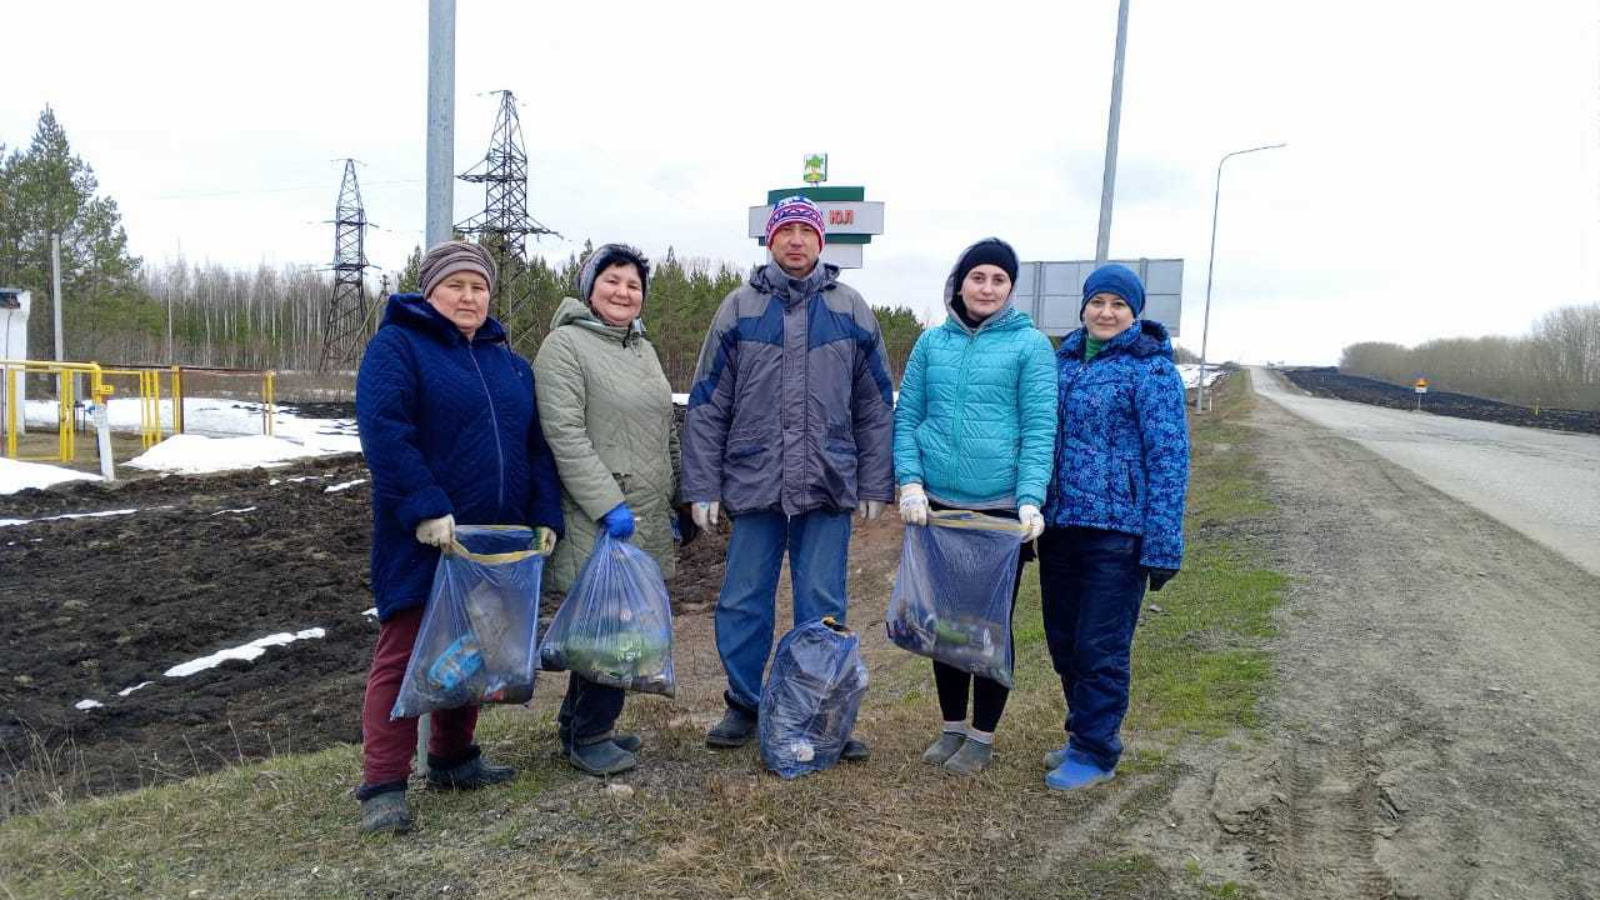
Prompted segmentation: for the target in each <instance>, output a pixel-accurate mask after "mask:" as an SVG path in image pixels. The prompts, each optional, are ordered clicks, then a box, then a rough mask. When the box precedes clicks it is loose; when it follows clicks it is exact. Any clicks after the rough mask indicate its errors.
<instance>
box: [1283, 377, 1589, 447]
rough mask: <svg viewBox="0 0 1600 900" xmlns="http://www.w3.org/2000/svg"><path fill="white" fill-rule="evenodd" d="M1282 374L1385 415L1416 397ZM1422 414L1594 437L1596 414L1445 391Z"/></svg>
mask: <svg viewBox="0 0 1600 900" xmlns="http://www.w3.org/2000/svg"><path fill="white" fill-rule="evenodd" d="M1282 374H1283V375H1284V377H1286V378H1288V379H1289V380H1290V381H1291V382H1293V383H1294V385H1295V387H1298V388H1300V389H1301V390H1303V391H1307V392H1309V393H1311V394H1314V395H1316V396H1318V397H1333V398H1335V399H1338V400H1350V401H1353V402H1356V403H1370V404H1372V405H1374V406H1387V407H1389V408H1391V409H1416V408H1417V393H1416V390H1415V389H1414V388H1410V387H1402V386H1400V385H1395V384H1389V383H1388V382H1384V381H1377V380H1374V379H1371V378H1362V377H1360V376H1358V375H1345V374H1343V373H1341V372H1340V371H1339V370H1338V369H1336V368H1324V369H1284V370H1282ZM1422 411H1423V412H1430V413H1433V414H1434V415H1438V416H1454V417H1456V418H1458V419H1476V420H1478V421H1480V422H1499V423H1501V424H1504V425H1521V426H1523V427H1525V428H1548V429H1551V430H1554V431H1577V432H1582V433H1585V434H1600V412H1595V411H1592V410H1579V409H1550V408H1541V409H1540V410H1539V411H1538V413H1535V412H1534V411H1533V409H1531V408H1530V407H1526V406H1517V405H1515V404H1511V403H1501V402H1500V401H1498V400H1487V399H1485V398H1483V397H1473V396H1471V395H1469V394H1453V393H1450V392H1449V391H1436V390H1430V391H1428V393H1426V394H1424V395H1422Z"/></svg>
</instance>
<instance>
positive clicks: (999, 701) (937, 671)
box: [928, 501, 1033, 731]
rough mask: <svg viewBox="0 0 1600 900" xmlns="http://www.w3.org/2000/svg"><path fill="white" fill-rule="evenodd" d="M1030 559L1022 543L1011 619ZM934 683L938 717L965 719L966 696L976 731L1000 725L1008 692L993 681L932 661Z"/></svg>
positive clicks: (1000, 514)
mask: <svg viewBox="0 0 1600 900" xmlns="http://www.w3.org/2000/svg"><path fill="white" fill-rule="evenodd" d="M928 505H929V506H930V507H931V508H932V509H954V508H955V507H950V506H945V505H944V504H942V503H935V502H932V501H929V504H928ZM982 512H983V513H984V514H985V515H990V516H995V517H996V518H1001V519H1015V518H1016V517H1017V514H1016V513H1015V512H1007V511H1005V510H983V511H982ZM1032 560H1033V545H1032V544H1023V545H1022V555H1021V558H1019V559H1018V560H1017V575H1016V579H1015V580H1014V581H1012V583H1011V616H1012V618H1013V619H1015V617H1016V614H1017V593H1018V591H1019V590H1021V588H1022V568H1023V566H1025V565H1027V564H1028V563H1029V562H1031V561H1032ZM933 684H934V687H935V688H937V689H938V692H939V715H941V716H943V717H944V720H945V721H946V722H965V721H966V720H967V695H968V694H969V693H970V694H971V696H972V727H973V728H974V729H976V730H978V731H994V730H995V728H997V727H999V725H1000V716H1001V715H1002V714H1003V713H1004V712H1005V711H1006V700H1008V699H1009V698H1010V697H1011V690H1010V689H1009V688H1007V687H1006V686H1005V685H1003V684H1001V683H1000V682H998V681H994V680H993V679H989V678H984V677H983V676H981V675H973V674H972V673H971V672H965V671H962V670H961V669H958V668H956V667H955V666H951V665H947V664H945V663H942V662H939V661H938V660H934V661H933Z"/></svg>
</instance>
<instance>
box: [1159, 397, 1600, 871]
mask: <svg viewBox="0 0 1600 900" xmlns="http://www.w3.org/2000/svg"><path fill="white" fill-rule="evenodd" d="M1256 377H1257V380H1258V381H1259V380H1260V379H1261V378H1262V377H1263V376H1262V375H1261V374H1257V376H1256ZM1263 393H1265V392H1263ZM1253 424H1254V425H1255V426H1256V427H1257V428H1259V429H1260V430H1261V433H1262V440H1261V442H1260V450H1261V458H1262V462H1263V465H1264V467H1265V469H1266V470H1267V472H1268V477H1269V479H1270V484H1271V493H1272V496H1273V499H1274V500H1275V502H1277V504H1278V505H1279V508H1280V510H1281V520H1280V521H1281V527H1280V528H1279V529H1277V531H1278V533H1277V534H1276V535H1274V536H1273V538H1272V544H1273V545H1274V549H1275V552H1276V553H1277V554H1279V555H1280V556H1281V559H1280V566H1281V568H1282V570H1283V571H1286V572H1289V573H1291V574H1292V575H1293V576H1294V577H1295V584H1294V587H1293V588H1292V590H1291V593H1290V596H1289V599H1288V602H1287V603H1286V604H1285V606H1284V608H1283V613H1282V615H1283V633H1282V637H1281V638H1280V647H1279V677H1278V683H1279V688H1278V691H1277V693H1276V694H1275V696H1274V697H1273V699H1272V700H1271V702H1270V704H1269V721H1270V723H1271V724H1270V726H1269V729H1268V733H1269V738H1268V739H1267V740H1266V741H1265V742H1264V743H1263V744H1260V745H1257V746H1255V747H1252V748H1246V749H1245V750H1244V751H1243V752H1241V753H1237V754H1230V755H1229V756H1228V757H1227V758H1225V759H1223V760H1222V761H1221V762H1220V764H1217V765H1211V766H1209V767H1208V766H1206V765H1204V764H1202V765H1201V766H1199V771H1198V772H1197V775H1196V777H1194V778H1191V779H1190V782H1191V784H1190V785H1189V786H1188V787H1187V789H1180V790H1179V791H1178V792H1177V794H1176V795H1175V796H1174V803H1175V804H1177V805H1181V804H1189V809H1188V812H1189V813H1190V814H1189V816H1188V819H1187V824H1185V826H1184V828H1183V829H1182V830H1184V831H1188V832H1191V835H1190V837H1191V840H1192V843H1191V846H1195V845H1205V844H1209V845H1210V847H1211V848H1212V851H1211V852H1212V853H1213V854H1214V855H1215V857H1216V859H1217V860H1219V861H1226V860H1228V859H1230V858H1231V859H1232V860H1233V861H1234V862H1235V863H1237V862H1238V861H1239V851H1241V850H1242V851H1243V857H1244V860H1245V864H1246V865H1248V866H1249V868H1250V869H1252V870H1254V872H1253V874H1254V878H1255V880H1258V881H1262V882H1265V884H1264V885H1263V886H1264V887H1267V888H1268V892H1269V893H1270V894H1271V895H1272V896H1283V897H1296V898H1301V897H1303V898H1313V897H1316V898H1323V897H1363V898H1380V897H1391V896H1393V897H1459V898H1490V897H1517V898H1523V900H1535V898H1574V897H1592V896H1600V759H1597V758H1596V756H1595V754H1594V753H1593V748H1594V747H1595V745H1596V743H1597V740H1600V664H1597V662H1596V654H1595V647H1597V646H1600V602H1597V601H1600V578H1596V577H1595V576H1593V575H1591V574H1588V573H1586V572H1585V571H1583V570H1582V569H1580V568H1579V567H1578V566H1576V565H1574V564H1572V563H1571V562H1570V561H1568V560H1567V559H1564V558H1563V557H1561V556H1559V555H1557V554H1556V553H1555V552H1552V551H1551V550H1549V549H1547V548H1545V547H1543V546H1540V545H1538V544H1536V543H1534V542H1533V541H1531V540H1529V539H1528V538H1526V537H1524V536H1523V535H1521V534H1518V533H1517V532H1515V531H1513V530H1512V529H1510V528H1508V527H1506V526H1505V525H1502V524H1501V523H1499V522H1497V521H1495V520H1493V519H1491V518H1489V517H1488V516H1486V515H1483V514H1482V513H1480V512H1478V511H1477V510H1474V509H1472V508H1470V507H1468V506H1466V505H1464V504H1463V503H1461V502H1459V501H1457V500H1455V499H1452V498H1451V497H1449V496H1446V495H1445V494H1443V493H1441V492H1440V491H1439V490H1437V489H1435V488H1433V487H1430V486H1429V485H1427V484H1424V483H1423V482H1422V481H1421V480H1420V479H1419V478H1418V477H1416V476H1415V475H1413V474H1412V473H1410V472H1408V471H1406V470H1405V469H1402V468H1400V467H1399V466H1397V465H1394V464H1393V463H1390V462H1388V461H1386V460H1384V459H1381V458H1379V457H1378V456H1376V455H1375V454H1374V453H1372V452H1370V451H1369V450H1367V449H1365V448H1363V447H1362V446H1359V445H1357V444H1356V443H1354V442H1352V441H1350V440H1345V439H1342V438H1339V437H1336V436H1334V435H1331V434H1330V433H1329V432H1328V431H1327V430H1326V429H1324V428H1321V427H1318V426H1316V425H1314V424H1312V423H1310V422H1308V421H1306V420H1305V419H1302V418H1300V417H1298V416H1295V415H1292V414H1290V413H1288V412H1287V411H1285V409H1284V408H1283V407H1281V406H1279V405H1277V404H1276V403H1262V404H1260V405H1259V407H1258V409H1257V410H1256V412H1255V414H1254V417H1253ZM1197 794H1198V795H1200V796H1196V795H1197ZM1195 803H1201V804H1209V806H1210V808H1211V810H1212V812H1213V815H1212V816H1211V817H1209V818H1210V821H1201V820H1203V819H1204V818H1205V817H1197V816H1194V815H1193V812H1194V806H1193V804H1195ZM1219 823H1220V824H1221V825H1222V833H1221V834H1220V835H1216V834H1214V836H1213V837H1212V838H1211V839H1209V840H1207V839H1206V838H1205V837H1204V836H1203V835H1200V834H1194V833H1193V832H1194V831H1195V830H1196V829H1203V828H1209V829H1211V830H1212V831H1213V832H1215V829H1216V828H1217V826H1218V824H1219ZM1175 827H1176V826H1175Z"/></svg>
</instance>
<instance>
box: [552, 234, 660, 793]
mask: <svg viewBox="0 0 1600 900" xmlns="http://www.w3.org/2000/svg"><path fill="white" fill-rule="evenodd" d="M649 277H650V263H649V261H648V260H646V259H645V258H644V256H643V254H641V253H640V252H639V251H638V250H636V249H634V248H633V247H629V246H626V245H622V244H606V245H604V246H602V247H600V248H599V249H597V250H595V251H594V253H593V254H591V255H590V256H589V258H588V260H586V261H585V262H584V265H583V270H582V272H581V273H580V275H579V283H578V293H579V295H580V297H581V298H582V299H581V300H574V299H572V298H571V297H568V298H567V299H565V300H563V301H561V306H560V307H559V308H558V309H557V310H556V315H555V319H554V320H553V321H552V322H551V328H550V334H549V336H548V337H546V338H545V340H544V343H543V344H542V345H541V346H540V347H539V354H538V356H537V357H535V359H534V363H533V370H534V386H535V391H536V392H537V394H538V399H539V421H540V423H541V424H542V426H543V428H544V435H545V440H546V441H547V442H548V443H549V444H550V450H551V452H552V453H553V454H554V455H555V460H556V469H557V471H558V472H560V474H561V504H562V512H563V513H564V515H565V518H566V525H567V533H566V537H565V539H564V540H562V541H561V542H560V543H559V544H557V545H556V549H555V553H554V555H553V556H552V557H551V558H550V563H549V566H548V568H547V570H546V571H547V573H548V574H549V577H550V579H551V581H552V583H553V584H554V586H555V587H556V588H557V589H558V590H562V591H568V590H571V588H572V583H573V581H574V580H576V579H577V577H578V572H579V571H580V570H581V569H582V568H583V564H584V562H585V561H586V560H588V558H589V554H590V553H592V552H593V551H594V544H595V540H596V538H598V537H599V534H600V530H601V529H604V530H606V531H608V532H609V533H610V534H611V536H612V537H615V538H619V539H629V538H631V539H632V541H633V543H634V544H636V545H638V546H639V547H640V548H641V549H643V550H644V551H645V552H647V553H649V554H650V556H651V557H652V558H653V559H655V561H656V563H657V565H659V566H660V567H661V574H662V576H663V577H665V578H671V577H672V574H673V571H674V569H675V567H676V561H677V551H676V548H675V547H674V545H673V540H672V520H673V518H674V517H675V512H674V509H673V498H674V496H675V494H676V493H677V483H676V482H677V472H678V439H677V433H676V431H675V430H674V428H673V426H672V387H671V386H670V385H669V384H668V382H667V377H666V375H665V373H663V372H662V370H661V362H660V360H659V359H657V358H656V351H655V348H654V347H653V346H651V344H650V342H649V341H648V340H646V338H645V333H644V323H643V321H642V320H641V319H640V318H639V316H640V313H641V311H642V310H643V307H644V298H645V289H646V286H647V284H648V281H649ZM624 696H625V694H624V691H623V690H622V689H620V688H614V687H608V686H605V685H600V684H595V683H594V682H591V681H588V680H586V679H583V678H580V677H579V676H577V675H576V674H574V675H572V676H570V678H569V680H568V683H567V696H566V700H565V701H564V702H563V703H562V704H561V715H560V730H561V744H562V750H563V752H564V753H565V754H566V755H567V758H568V759H569V760H570V761H571V762H572V764H573V765H574V766H575V767H577V768H578V769H581V770H582V771H585V772H588V773H590V774H594V775H610V774H615V773H617V772H623V771H627V770H628V769H631V768H633V767H634V765H635V764H636V762H637V760H636V759H635V757H634V751H636V750H638V748H639V739H638V737H637V736H635V735H616V734H614V733H613V732H612V726H613V725H615V723H616V720H617V716H619V715H621V713H622V704H623V699H624Z"/></svg>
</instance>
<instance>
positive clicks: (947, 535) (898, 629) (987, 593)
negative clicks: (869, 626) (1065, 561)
mask: <svg viewBox="0 0 1600 900" xmlns="http://www.w3.org/2000/svg"><path fill="white" fill-rule="evenodd" d="M1025 533H1026V526H1024V525H1022V524H1020V523H1018V522H1016V521H1015V520H1012V519H1002V518H999V517H996V516H986V515H983V514H982V513H976V512H970V511H967V510H959V509H950V510H937V511H935V512H931V513H929V514H928V524H927V525H907V526H906V536H905V543H904V544H902V545H901V550H900V570H899V572H897V573H896V574H895V579H894V593H893V594H892V595H891V596H890V598H889V611H888V613H887V614H886V615H885V617H884V627H885V628H886V629H887V630H888V632H889V640H891V641H893V642H894V643H895V644H896V645H897V646H899V647H901V648H903V649H906V650H909V651H911V652H912V653H916V654H920V655H922V656H927V657H930V658H932V659H935V660H938V661H939V662H942V663H945V664H946V665H949V666H953V667H955V668H957V669H960V670H961V671H963V672H971V673H972V674H974V675H981V676H983V677H984V678H988V679H990V680H991V681H997V682H999V683H1000V684H1003V685H1005V686H1006V687H1008V688H1009V687H1014V686H1015V685H1014V683H1013V678H1012V674H1011V666H1012V658H1011V653H1012V648H1011V589H1012V585H1013V584H1015V583H1016V577H1017V565H1018V564H1019V563H1018V557H1019V556H1020V555H1021V551H1022V538H1023V535H1024V534H1025Z"/></svg>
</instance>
